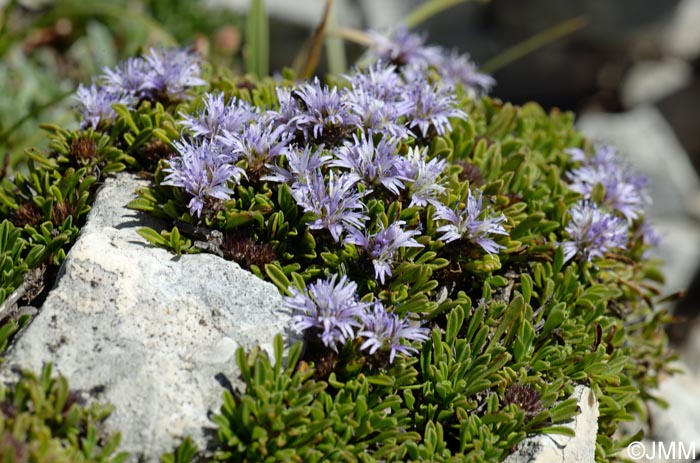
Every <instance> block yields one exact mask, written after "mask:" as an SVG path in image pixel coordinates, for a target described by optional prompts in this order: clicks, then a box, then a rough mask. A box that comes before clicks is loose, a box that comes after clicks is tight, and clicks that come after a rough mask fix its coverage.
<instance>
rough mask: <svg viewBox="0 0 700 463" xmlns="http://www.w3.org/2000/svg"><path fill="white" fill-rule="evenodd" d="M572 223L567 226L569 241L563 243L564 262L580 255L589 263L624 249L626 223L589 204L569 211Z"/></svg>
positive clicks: (591, 203)
mask: <svg viewBox="0 0 700 463" xmlns="http://www.w3.org/2000/svg"><path fill="white" fill-rule="evenodd" d="M569 214H571V221H570V222H569V223H568V225H567V226H566V229H565V230H566V233H567V234H568V235H569V238H570V240H569V241H564V242H563V243H562V248H563V249H564V262H568V261H569V260H571V259H572V258H573V257H574V256H575V255H577V254H579V255H580V256H581V257H582V259H585V260H588V261H589V262H590V261H591V260H593V259H594V258H598V257H603V255H604V254H605V253H606V252H608V251H610V250H613V249H624V248H625V246H626V245H627V234H628V226H627V223H626V222H625V221H624V220H623V219H621V218H620V217H617V216H615V215H613V214H610V213H608V212H605V211H603V210H602V209H599V208H598V206H597V205H596V204H595V203H593V202H590V201H579V202H578V203H576V204H575V205H574V206H572V207H571V209H569Z"/></svg>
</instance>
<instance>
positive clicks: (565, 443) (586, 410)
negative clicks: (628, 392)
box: [503, 385, 599, 463]
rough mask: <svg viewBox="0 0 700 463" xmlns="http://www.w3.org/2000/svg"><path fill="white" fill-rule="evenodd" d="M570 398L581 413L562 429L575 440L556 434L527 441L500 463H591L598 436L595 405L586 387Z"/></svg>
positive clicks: (593, 398) (596, 406)
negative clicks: (573, 433)
mask: <svg viewBox="0 0 700 463" xmlns="http://www.w3.org/2000/svg"><path fill="white" fill-rule="evenodd" d="M572 397H573V398H577V399H578V407H579V410H580V411H581V413H579V414H578V415H577V416H575V417H574V419H573V420H572V421H570V422H569V423H564V424H563V426H566V427H569V428H571V429H573V430H574V432H575V433H576V435H575V436H574V437H568V436H562V435H557V434H547V435H536V436H532V437H528V438H527V439H525V440H524V441H522V442H521V443H520V444H518V446H517V449H516V450H515V452H513V453H512V454H511V455H508V457H507V458H506V459H505V460H503V463H552V462H558V463H593V462H594V461H595V442H596V436H597V434H598V416H599V411H598V401H597V400H596V398H595V395H593V391H591V389H590V388H588V387H587V386H581V385H579V386H576V388H575V389H574V393H573V395H572Z"/></svg>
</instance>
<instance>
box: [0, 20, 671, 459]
mask: <svg viewBox="0 0 700 463" xmlns="http://www.w3.org/2000/svg"><path fill="white" fill-rule="evenodd" d="M372 37H373V40H374V46H373V47H372V48H371V49H370V51H369V53H368V55H367V57H366V58H365V60H364V61H363V64H361V65H358V66H357V67H356V68H355V69H354V70H353V71H351V72H350V73H349V74H348V75H344V76H333V77H331V78H329V79H328V80H327V81H326V82H322V81H321V80H319V79H314V80H312V81H306V82H303V81H296V80H295V79H294V76H293V75H292V73H288V72H287V73H285V74H284V75H283V77H278V78H275V79H270V78H266V79H262V80H256V79H252V78H250V77H247V76H246V77H240V76H228V75H225V73H224V74H222V73H221V72H213V71H211V70H209V69H204V71H203V70H202V68H203V67H202V63H201V62H200V60H199V59H198V58H197V57H196V56H195V55H193V54H191V53H189V52H185V51H180V50H151V51H150V52H149V53H148V54H147V55H145V56H144V57H142V58H134V59H131V60H129V61H127V62H126V63H123V64H122V65H121V66H119V67H118V68H116V69H108V70H105V72H104V73H103V74H102V75H101V76H99V77H98V78H97V79H96V80H95V81H94V83H93V84H92V85H90V86H84V87H81V88H80V89H79V90H78V93H77V101H78V109H79V111H80V113H81V114H82V125H81V129H80V130H78V131H66V130H63V129H60V128H58V127H53V126H51V127H46V128H47V129H48V130H49V132H50V134H51V137H52V139H53V142H52V145H51V149H52V150H51V152H50V153H49V156H48V157H42V156H41V155H40V154H39V153H30V156H31V158H32V159H31V160H30V161H29V172H30V174H29V175H28V176H17V177H16V178H15V180H14V182H12V183H11V182H9V181H8V180H5V183H4V193H3V194H2V199H3V205H2V207H3V209H2V212H3V214H4V216H5V217H7V218H8V220H9V221H10V222H12V223H10V222H8V221H6V222H5V223H4V224H3V227H5V228H4V229H3V230H5V229H6V231H4V232H3V233H2V236H3V237H7V239H4V240H3V242H2V243H3V245H4V246H5V247H4V248H3V252H4V253H5V254H3V256H5V257H4V258H5V259H11V262H13V263H14V265H15V266H10V268H9V270H8V271H5V272H4V273H3V288H4V290H5V291H11V290H12V289H13V288H16V287H17V286H18V285H19V283H20V282H21V277H18V276H17V274H16V272H17V271H16V270H14V272H13V271H12V270H13V269H18V268H22V269H25V268H26V269H31V268H36V267H38V266H39V265H48V264H47V259H51V262H49V263H54V264H58V263H60V261H61V260H62V258H63V257H64V255H65V253H64V251H62V249H63V248H62V246H64V244H65V243H69V242H70V241H71V240H73V239H74V238H75V232H76V230H77V228H76V225H75V224H76V223H77V222H79V220H80V219H81V217H82V215H83V214H84V213H85V212H86V211H87V209H88V208H89V206H88V204H89V201H90V200H91V198H92V195H93V193H94V188H93V187H94V185H95V182H96V181H98V180H99V179H100V178H101V177H102V176H104V175H105V174H107V173H109V172H114V171H117V170H121V169H124V168H130V169H133V170H137V171H146V172H152V179H153V185H152V186H151V187H149V188H143V189H141V190H139V191H138V195H139V197H138V199H136V200H134V201H133V202H132V203H131V204H130V206H131V207H132V208H134V209H138V210H141V211H147V212H149V213H151V214H154V215H156V216H158V217H162V218H164V219H167V220H169V221H170V222H171V224H170V225H169V227H168V228H170V227H172V228H171V230H170V231H162V232H160V233H159V232H157V231H155V230H151V229H142V230H140V233H141V234H142V235H143V236H144V237H146V238H148V239H149V240H150V241H151V242H153V243H154V244H156V245H159V246H165V247H168V248H170V249H172V250H173V251H175V252H177V253H178V254H180V253H186V252H201V251H206V252H214V253H217V254H218V255H220V256H222V257H223V258H226V259H230V260H233V261H235V262H238V263H239V264H240V265H241V266H242V267H244V268H247V269H249V270H250V271H251V272H253V273H255V274H256V275H258V276H259V277H261V278H265V279H268V280H270V281H272V282H273V283H274V284H275V285H277V287H278V288H279V290H280V291H281V292H282V293H283V295H284V301H285V307H284V308H281V310H287V311H289V312H290V313H291V316H292V318H291V320H292V325H293V326H292V328H293V329H294V330H296V331H297V332H299V333H300V334H302V335H303V338H304V342H303V346H302V344H301V343H298V344H295V345H293V346H292V347H291V348H290V350H289V353H288V355H287V357H288V358H287V360H286V362H284V363H283V362H282V339H281V338H278V339H277V341H276V355H275V359H270V358H268V356H267V355H266V354H265V353H262V352H259V351H257V350H254V351H252V352H250V353H248V354H246V353H244V352H242V351H241V352H239V355H238V363H239V366H240V369H241V372H242V376H243V379H244V381H245V383H246V385H247V388H246V390H245V391H240V392H238V393H236V394H235V395H232V394H231V393H229V392H225V393H224V405H223V407H222V409H221V411H220V413H219V414H218V415H216V416H215V417H214V421H215V423H216V424H217V426H218V438H219V442H218V444H216V446H217V448H218V450H217V451H216V453H215V455H214V456H213V458H214V460H216V461H230V462H241V461H245V462H258V461H269V462H273V461H290V462H292V461H298V462H301V461H303V462H313V461H363V462H374V461H387V462H388V461H397V462H405V461H423V460H426V461H444V462H448V461H449V462H452V461H498V460H500V459H502V458H504V457H505V456H507V455H508V454H509V453H510V452H512V451H513V449H514V448H515V446H516V445H517V444H518V443H519V442H520V441H521V440H522V439H524V438H525V437H526V436H528V435H530V434H535V433H565V434H566V433H570V432H571V431H570V430H569V429H568V428H565V427H562V426H561V424H562V423H564V422H566V421H568V420H570V419H572V417H574V416H575V415H576V414H577V413H578V409H577V405H576V402H575V400H573V399H569V398H568V397H569V396H570V394H571V393H572V391H573V388H574V386H575V385H576V384H586V385H588V386H590V387H591V388H592V389H593V391H594V393H595V395H596V397H597V398H598V400H599V402H600V419H599V429H598V440H597V448H596V454H597V459H598V460H599V461H609V460H615V458H616V455H617V452H618V451H619V449H621V448H622V447H623V446H624V445H625V443H626V439H628V438H632V436H625V435H623V434H622V433H621V431H620V430H619V429H618V426H617V425H618V423H619V422H620V421H626V420H631V419H633V418H634V417H635V416H638V417H641V418H642V419H644V418H645V410H646V403H647V402H648V401H649V400H656V399H655V398H654V397H653V395H652V394H653V389H654V387H655V386H656V383H657V378H658V376H659V375H660V374H661V373H662V372H663V371H664V370H665V369H666V364H667V361H668V358H669V353H668V352H667V350H666V339H665V336H664V333H663V331H662V327H661V324H662V323H663V322H664V321H665V320H666V316H665V312H664V311H660V310H658V308H657V307H655V303H656V302H657V300H658V292H657V289H656V287H655V286H654V284H653V283H654V282H655V281H660V275H659V272H658V270H657V268H656V266H655V264H654V263H653V262H651V261H649V260H648V259H647V255H646V253H647V250H648V249H649V247H650V246H651V245H653V242H654V240H655V238H654V234H653V232H652V231H651V229H650V228H649V226H648V224H647V223H646V222H645V218H644V209H645V207H646V206H647V204H648V202H649V198H648V195H647V191H646V180H645V179H643V178H642V177H641V176H639V175H638V174H637V173H635V172H634V171H633V170H632V168H631V167H630V166H629V165H628V164H627V163H626V162H625V161H624V160H623V159H622V158H621V157H620V156H619V155H618V154H617V153H616V151H615V149H614V148H612V147H609V146H604V145H592V144H591V143H590V142H588V141H587V140H586V139H585V138H584V137H583V136H582V135H581V134H580V133H579V132H578V131H576V130H575V129H574V128H573V125H572V123H573V117H572V115H571V114H562V113H560V112H559V111H556V110H555V111H552V112H550V113H549V114H548V113H546V112H545V111H543V110H542V108H540V107H539V106H538V105H536V104H527V105H525V106H523V107H515V106H512V105H510V104H507V103H503V102H501V101H499V100H497V99H492V98H489V97H488V96H486V93H487V92H488V91H489V90H490V88H491V87H492V86H493V84H494V82H493V80H492V79H491V78H490V77H489V76H486V75H483V74H480V73H479V72H478V71H477V70H476V68H475V66H474V64H473V63H471V62H470V61H469V59H468V57H466V56H461V55H458V54H455V53H446V52H445V51H444V50H443V49H441V48H438V47H429V46H425V45H424V44H423V40H422V39H421V38H420V37H418V36H415V35H412V34H410V33H408V32H406V31H405V30H401V29H400V30H398V31H396V32H395V33H394V34H393V35H392V36H391V37H389V38H387V37H384V36H381V35H379V34H374V35H373V36H372ZM56 240H59V241H56ZM5 243H9V244H5ZM39 245H40V246H41V247H40V248H37V246H39ZM24 249H29V250H30V251H29V253H28V254H29V255H27V253H26V252H24V251H23V250H24ZM36 249H40V251H37V250H36ZM56 250H58V251H56ZM39 256H40V257H41V258H39ZM47 256H50V257H47ZM21 265H23V266H24V267H20V266H21ZM193 453H194V451H193V450H192V448H191V444H190V443H189V441H188V442H187V443H186V445H185V446H184V447H183V448H182V449H180V452H179V453H176V454H173V455H170V456H168V457H167V458H168V459H169V460H168V461H184V460H188V459H189V458H190V457H191V456H192V454H193Z"/></svg>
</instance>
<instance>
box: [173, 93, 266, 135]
mask: <svg viewBox="0 0 700 463" xmlns="http://www.w3.org/2000/svg"><path fill="white" fill-rule="evenodd" d="M256 112H257V111H256V109H255V107H253V106H252V105H250V104H249V103H247V102H245V101H242V100H239V99H236V98H233V100H232V101H230V102H229V103H228V104H227V103H226V102H225V101H224V94H223V93H221V92H217V93H207V94H205V96H204V108H203V109H202V110H200V111H199V112H198V113H197V114H196V115H190V114H185V113H181V116H182V117H183V121H182V125H183V126H184V127H185V128H186V129H188V130H189V131H190V133H191V134H192V136H193V137H195V138H202V137H206V138H209V139H213V138H215V137H216V136H217V135H219V134H221V133H222V132H224V131H226V132H227V133H229V134H234V133H239V132H240V131H241V130H243V127H244V126H245V125H246V124H248V123H249V122H250V121H251V120H253V118H254V117H255V116H256Z"/></svg>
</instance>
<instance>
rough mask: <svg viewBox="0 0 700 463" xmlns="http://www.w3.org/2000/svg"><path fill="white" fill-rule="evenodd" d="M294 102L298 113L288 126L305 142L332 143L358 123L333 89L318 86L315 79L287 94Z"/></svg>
mask: <svg viewBox="0 0 700 463" xmlns="http://www.w3.org/2000/svg"><path fill="white" fill-rule="evenodd" d="M291 96H292V98H296V99H297V104H298V107H299V111H298V113H297V115H296V116H294V117H292V118H291V120H290V121H289V125H291V126H293V127H296V129H298V130H301V131H302V132H303V133H304V137H305V138H306V140H307V141H308V140H317V141H325V142H328V143H335V142H337V141H339V140H341V139H342V138H344V137H345V135H346V133H347V132H349V131H350V130H351V129H352V128H354V127H356V126H357V125H358V123H359V118H358V117H357V116H355V115H353V114H351V113H350V112H349V111H348V108H347V106H346V105H345V102H344V101H343V98H342V95H341V92H340V91H339V90H338V88H337V87H328V85H323V86H322V85H321V83H320V82H319V80H318V78H316V79H314V81H313V82H312V83H306V84H303V85H302V86H301V87H299V88H298V89H296V90H293V91H292V93H291Z"/></svg>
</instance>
